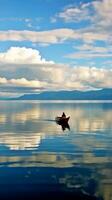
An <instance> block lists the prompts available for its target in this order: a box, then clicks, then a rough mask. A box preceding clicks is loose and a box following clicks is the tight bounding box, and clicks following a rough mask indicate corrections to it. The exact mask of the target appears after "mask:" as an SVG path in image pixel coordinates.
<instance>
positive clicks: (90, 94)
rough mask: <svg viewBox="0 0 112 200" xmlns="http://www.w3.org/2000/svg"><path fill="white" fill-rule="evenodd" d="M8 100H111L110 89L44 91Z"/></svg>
mask: <svg viewBox="0 0 112 200" xmlns="http://www.w3.org/2000/svg"><path fill="white" fill-rule="evenodd" d="M9 100H112V88H109V89H106V88H103V89H101V90H91V91H79V90H72V91H67V90H63V91H45V92H41V93H38V94H24V95H22V96H20V97H17V98H10V99H9Z"/></svg>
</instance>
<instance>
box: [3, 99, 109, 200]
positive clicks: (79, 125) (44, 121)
mask: <svg viewBox="0 0 112 200" xmlns="http://www.w3.org/2000/svg"><path fill="white" fill-rule="evenodd" d="M63 110H64V111H65V113H66V114H67V115H70V123H69V124H56V122H55V117H56V116H60V114H61V113H62V112H63ZM111 116H112V104H103V103H101V104H79V103H77V104H76V103H72V104H69V103H68V104H66V103H43V104H42V103H37V102H13V103H11V102H1V104H0V167H1V172H0V185H2V183H3V180H4V182H5V184H7V183H8V180H9V177H10V176H11V175H12V177H13V180H12V181H14V184H15V183H16V181H20V182H19V183H18V184H20V185H23V184H24V181H26V182H25V184H26V185H27V186H29V185H28V184H30V183H35V184H37V185H38V186H39V185H40V186H41V187H42V188H43V190H44V185H45V186H46V187H47V189H48V190H49V188H48V187H51V188H52V187H56V188H57V189H58V188H61V189H60V190H61V191H70V192H71V191H74V192H76V193H77V191H79V192H80V194H83V195H84V194H86V195H89V196H91V197H98V199H101V198H100V197H103V199H104V200H111V198H112V192H111V191H112V170H111V169H112V148H111V144H112V120H111ZM6 167H7V170H6V171H7V174H6V171H4V172H2V170H3V169H6ZM12 168H13V170H16V169H17V170H20V174H21V171H22V170H23V169H24V170H25V171H24V173H25V174H24V177H25V178H24V177H21V178H20V179H18V173H17V172H16V171H15V174H13V173H12V174H11V170H12ZM21 168H22V170H21ZM36 170H37V171H36ZM43 170H44V173H43ZM29 171H30V173H29ZM43 174H44V175H43ZM48 175H49V176H48ZM3 177H4V179H3ZM26 177H27V178H26ZM41 184H42V185H41ZM48 185H50V186H48ZM36 189H37V188H36ZM39 189H40V188H39ZM52 190H53V188H52V189H51V192H52ZM0 192H1V190H0ZM58 192H59V191H58ZM91 199H92V198H91Z"/></svg>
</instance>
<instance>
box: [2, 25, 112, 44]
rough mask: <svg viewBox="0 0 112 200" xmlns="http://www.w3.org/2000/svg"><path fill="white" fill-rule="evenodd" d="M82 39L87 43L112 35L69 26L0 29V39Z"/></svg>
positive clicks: (53, 41) (109, 38) (49, 41)
mask: <svg viewBox="0 0 112 200" xmlns="http://www.w3.org/2000/svg"><path fill="white" fill-rule="evenodd" d="M78 39H80V40H83V41H85V42H87V43H92V42H94V41H97V40H99V41H112V36H111V35H110V34H107V33H104V32H95V31H94V32H93V31H92V30H89V31H88V30H85V31H82V30H74V29H69V28H63V29H54V30H48V31H40V32H38V31H37V32H36V31H27V30H26V31H15V30H9V31H0V41H18V42H21V41H31V42H33V43H39V44H41V45H42V44H43V45H44V46H45V45H46V46H47V45H49V44H58V43H64V42H65V41H68V40H78Z"/></svg>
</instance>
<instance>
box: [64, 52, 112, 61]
mask: <svg viewBox="0 0 112 200" xmlns="http://www.w3.org/2000/svg"><path fill="white" fill-rule="evenodd" d="M65 57H67V58H72V59H90V58H112V53H100V54H98V53H97V52H96V53H88V54H87V52H85V53H82V52H81V53H71V54H68V55H66V56H65Z"/></svg>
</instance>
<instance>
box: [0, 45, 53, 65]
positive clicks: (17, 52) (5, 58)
mask: <svg viewBox="0 0 112 200" xmlns="http://www.w3.org/2000/svg"><path fill="white" fill-rule="evenodd" d="M0 62H1V63H13V64H48V63H49V64H50V63H54V62H53V61H47V60H46V59H44V58H42V57H41V55H40V52H39V51H38V50H36V49H32V48H26V47H21V48H20V47H11V48H10V49H8V50H7V51H6V52H4V53H0Z"/></svg>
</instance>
